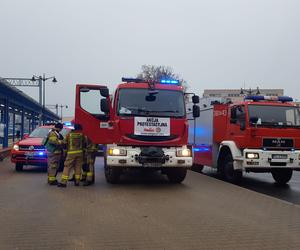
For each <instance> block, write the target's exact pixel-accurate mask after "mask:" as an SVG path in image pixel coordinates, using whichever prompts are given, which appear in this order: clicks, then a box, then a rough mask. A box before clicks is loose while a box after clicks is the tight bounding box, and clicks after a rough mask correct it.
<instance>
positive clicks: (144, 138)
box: [127, 134, 178, 142]
mask: <svg viewBox="0 0 300 250" xmlns="http://www.w3.org/2000/svg"><path fill="white" fill-rule="evenodd" d="M127 137H128V138H130V139H134V140H139V141H150V142H152V141H153V142H156V141H170V140H174V139H176V138H178V136H176V135H170V136H145V135H132V134H128V135H127Z"/></svg>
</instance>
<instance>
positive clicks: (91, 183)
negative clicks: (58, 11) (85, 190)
mask: <svg viewBox="0 0 300 250" xmlns="http://www.w3.org/2000/svg"><path fill="white" fill-rule="evenodd" d="M93 184H94V182H93V181H85V182H84V183H83V186H90V185H93Z"/></svg>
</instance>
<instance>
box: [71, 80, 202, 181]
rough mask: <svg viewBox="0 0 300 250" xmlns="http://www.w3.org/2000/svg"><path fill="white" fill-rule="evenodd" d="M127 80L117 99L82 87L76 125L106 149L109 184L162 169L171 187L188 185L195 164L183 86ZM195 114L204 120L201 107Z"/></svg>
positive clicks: (79, 87) (92, 87)
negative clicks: (135, 172)
mask: <svg viewBox="0 0 300 250" xmlns="http://www.w3.org/2000/svg"><path fill="white" fill-rule="evenodd" d="M122 81H123V83H121V84H119V85H118V87H117V89H116V91H115V93H114V96H113V97H112V96H110V95H109V90H108V88H107V87H106V86H103V85H86V84H79V85H77V86H76V109H75V123H78V124H81V126H82V127H83V132H84V133H85V134H86V135H87V136H88V137H89V138H90V139H91V140H92V141H93V142H94V143H97V144H105V145H106V146H105V150H104V171H105V177H106V180H107V182H109V183H116V182H118V180H119V178H120V175H121V174H122V172H123V171H124V170H128V169H131V168H140V169H155V170H161V172H162V173H163V174H166V175H167V176H168V179H169V180H170V181H171V182H175V183H179V182H182V181H183V180H184V178H185V176H186V172H187V169H188V168H190V167H191V166H192V163H193V160H192V149H191V148H190V147H188V146H187V142H188V121H187V117H186V107H185V99H186V98H185V93H184V89H183V87H182V86H179V85H178V81H175V80H162V81H161V82H159V83H158V82H147V81H145V80H141V79H132V78H122ZM193 100H194V103H197V101H199V97H198V98H197V96H195V97H194V98H193ZM193 109H194V111H193V115H194V116H195V117H196V116H198V115H199V107H198V106H197V105H196V104H194V108H193Z"/></svg>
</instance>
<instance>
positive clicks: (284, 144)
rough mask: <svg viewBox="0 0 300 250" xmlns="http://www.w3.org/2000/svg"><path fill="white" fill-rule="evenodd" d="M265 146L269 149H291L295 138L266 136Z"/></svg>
mask: <svg viewBox="0 0 300 250" xmlns="http://www.w3.org/2000/svg"><path fill="white" fill-rule="evenodd" d="M263 147H264V148H267V149H291V148H293V147H294V140H293V139H290V138H264V139H263Z"/></svg>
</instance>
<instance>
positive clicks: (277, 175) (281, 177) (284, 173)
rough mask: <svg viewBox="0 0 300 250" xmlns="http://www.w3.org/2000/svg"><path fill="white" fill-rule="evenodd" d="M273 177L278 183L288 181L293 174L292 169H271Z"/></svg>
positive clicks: (282, 183)
mask: <svg viewBox="0 0 300 250" xmlns="http://www.w3.org/2000/svg"><path fill="white" fill-rule="evenodd" d="M271 173H272V176H273V179H274V180H275V181H276V183H277V184H279V185H284V184H286V183H288V182H289V181H290V179H291V178H292V175H293V170H292V169H273V170H272V171H271Z"/></svg>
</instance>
